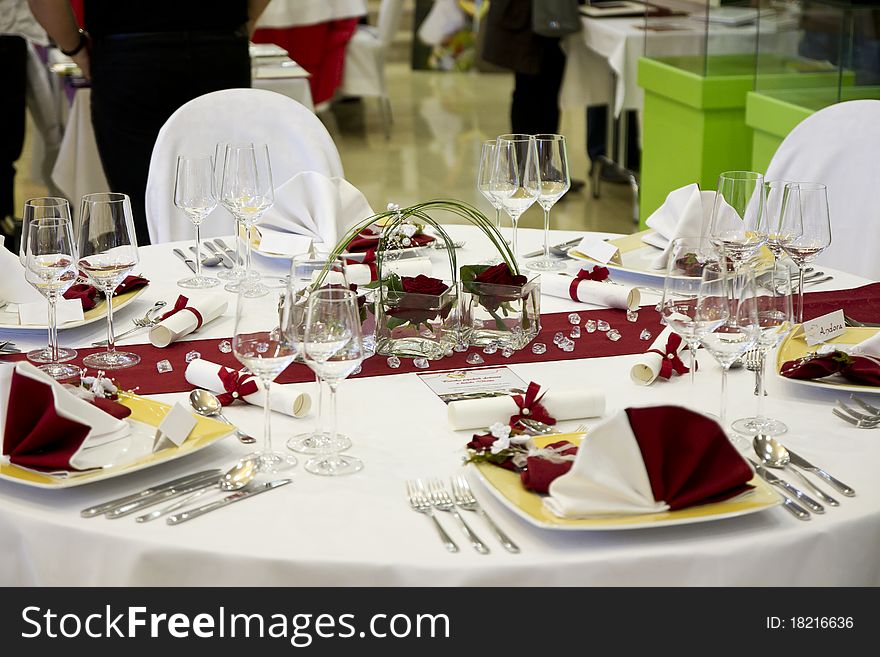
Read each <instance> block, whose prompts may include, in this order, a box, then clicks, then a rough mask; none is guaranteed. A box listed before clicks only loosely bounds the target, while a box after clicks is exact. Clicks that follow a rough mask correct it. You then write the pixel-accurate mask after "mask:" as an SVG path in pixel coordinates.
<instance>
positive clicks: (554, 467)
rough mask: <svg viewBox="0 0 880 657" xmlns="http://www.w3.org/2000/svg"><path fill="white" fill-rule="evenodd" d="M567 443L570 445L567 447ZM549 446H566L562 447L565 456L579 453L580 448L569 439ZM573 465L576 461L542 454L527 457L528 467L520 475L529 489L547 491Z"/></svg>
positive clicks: (555, 447)
mask: <svg viewBox="0 0 880 657" xmlns="http://www.w3.org/2000/svg"><path fill="white" fill-rule="evenodd" d="M566 445H569V446H570V447H567V448H565V446H566ZM547 447H552V448H554V449H560V448H564V449H561V454H563V455H565V456H573V455H575V454H577V450H578V448H577V446H576V445H573V444H572V443H570V442H568V441H567V440H560V441H559V442H556V443H550V444H549V445H547ZM572 465H574V461H561V462H556V461H551V460H549V459H545V458H542V457H540V456H530V457H528V459H526V468H525V470H523V471H522V472H520V473H519V477H520V480H522V484H523V486H525V487H526V488H527V489H529V490H533V491H535V492H536V493H547V492H548V491H549V489H550V484H551V483H553V480H554V479H556V478H557V477H561V476H562V475H564V474H565V473H566V472H568V471H569V470H571V466H572Z"/></svg>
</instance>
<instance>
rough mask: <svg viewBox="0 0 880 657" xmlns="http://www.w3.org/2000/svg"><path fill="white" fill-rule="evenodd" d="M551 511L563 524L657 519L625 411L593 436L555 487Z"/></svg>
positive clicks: (659, 506)
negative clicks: (646, 515) (568, 521)
mask: <svg viewBox="0 0 880 657" xmlns="http://www.w3.org/2000/svg"><path fill="white" fill-rule="evenodd" d="M549 492H550V494H549V496H548V497H546V498H545V499H544V504H545V505H546V506H547V508H548V509H549V510H550V511H552V512H553V513H555V514H556V515H558V516H561V517H564V518H577V517H585V516H601V515H608V514H613V515H620V514H639V513H655V512H659V511H666V510H667V509H669V505H667V504H666V503H665V502H656V501H655V500H654V494H653V492H652V489H651V480H650V479H649V477H648V471H647V469H646V468H645V462H644V460H643V458H642V452H641V450H640V449H639V445H638V443H637V442H636V437H635V435H634V434H633V431H632V428H631V427H630V423H629V419H628V417H627V414H626V412H625V411H620V412H618V413H616V414H614V415H613V416H612V417H610V418H609V419H607V420H606V421H604V422H603V423H602V424H600V425H599V426H597V427H594V428H593V430H592V431H590V435H589V438H587V439H586V440H584V441H583V442H582V443H581V446H580V448H579V449H578V453H577V458H576V459H575V462H574V465H572V466H571V470H569V471H568V472H567V473H565V474H564V475H562V476H561V477H559V478H558V479H556V480H555V481H554V482H553V483H552V484H550V489H549Z"/></svg>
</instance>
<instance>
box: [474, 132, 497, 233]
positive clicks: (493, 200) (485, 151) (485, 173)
mask: <svg viewBox="0 0 880 657" xmlns="http://www.w3.org/2000/svg"><path fill="white" fill-rule="evenodd" d="M496 146H497V140H496V139H487V140H485V141H484V142H483V143H482V144H480V165H479V169H478V171H477V189H478V190H479V192H480V193H481V194H482V195H483V196H484V197H485V198H486V200H487V201H489V203H490V204H491V206H492V207H493V208H495V228H497V229H498V230H499V231H500V230H501V200H500V199H499V198H498V197H497V196H496V195H495V189H494V187H493V185H492V175H493V174H494V172H495V158H496V151H497V149H496Z"/></svg>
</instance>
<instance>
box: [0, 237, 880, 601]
mask: <svg viewBox="0 0 880 657" xmlns="http://www.w3.org/2000/svg"><path fill="white" fill-rule="evenodd" d="M449 231H450V233H451V234H452V236H453V237H454V238H456V239H463V240H465V242H466V244H465V246H464V248H462V249H460V250H459V252H458V262H459V263H468V262H479V261H480V260H482V259H483V258H485V257H486V256H487V255H489V250H488V249H489V247H488V244H486V243H485V241H484V240H482V239H480V236H479V235H478V234H477V233H476V230H475V229H474V228H472V227H469V226H451V227H449ZM521 233H522V235H521V244H522V247H521V248H522V250H523V252H526V251H529V250H532V249H534V248H536V247H537V246H538V245H539V243H540V240H541V234H540V232H538V231H532V230H523V231H521ZM575 235H576V234H575V233H570V232H562V231H559V232H556V231H554V234H553V236H552V239H553V241H554V243H557V242H562V241H564V240H567V239H571V238H572V237H574V236H575ZM173 246H178V245H172V244H163V245H156V246H150V247H145V248H143V249H142V250H141V263H140V271H141V272H142V273H143V274H144V275H145V276H147V277H148V278H149V279H151V281H152V283H151V285H150V286H149V287H148V288H147V291H146V292H145V293H144V294H143V295H142V296H141V297H140V298H139V299H138V300H137V301H136V302H134V303H132V304H131V306H129V307H127V308H125V309H123V310H122V311H120V312H119V313H118V316H117V319H118V322H117V325H118V326H119V327H120V329H121V328H123V327H127V326H130V320H131V319H132V318H134V317H136V316H141V315H142V314H143V313H144V312H145V311H146V309H147V308H148V307H149V306H150V305H151V304H152V303H153V302H154V301H156V300H157V299H160V298H162V299H166V300H168V301H169V302H170V301H173V299H174V298H176V296H177V294H178V293H179V292H180V290H178V289H177V288H176V286H175V285H174V281H175V280H177V279H178V278H181V277H183V276H184V275H185V274H187V273H188V270H186V268H185V267H184V265H183V263H182V262H180V261H179V260H177V259H176V258H175V257H174V256H173V255H172V254H171V248H172V247H173ZM188 246H189V244H185V245H184V246H182V247H181V248H188ZM432 259H433V261H434V272H435V275H437V274H439V273H441V272H442V269H443V267H444V266H445V265H444V259H445V255H444V254H443V253H441V252H440V251H437V252H435V253H433V254H432ZM255 260H256V262H257V264H258V266H259V267H260V268H261V269H263V270H264V271H266V272H274V273H284V272H285V270H286V261H283V260H269V259H266V258H262V257H259V256H256V257H255ZM571 266H572V268H574V267H575V264H574V263H572V265H571ZM865 282H866V281H865V280H864V279H861V278H858V277H855V276H850V275H846V274H843V273H839V272H834V280H833V281H831V282H829V283H825V284H822V285H821V286H817V287H816V288H813V289H835V288H849V287H855V286H857V285H861V284H864V283H865ZM657 299H658V296H657V295H654V294H645V295H643V300H642V302H643V303H650V304H653V303H655V302H656V301H657ZM542 304H543V308H542V310H543V311H544V312H560V311H568V310H585V309H589V308H588V307H586V306H584V305H583V304H575V303H574V302H571V301H568V300H563V299H558V298H552V297H547V296H545V297H543V299H542ZM233 311H234V308H233V306H230V309H229V311H227V313H226V315H225V316H224V317H221V318H220V319H218V320H217V321H215V322H213V323H211V324H209V325H208V326H206V327H204V328H203V329H202V331H201V332H200V334H199V336H198V337H200V338H210V337H229V336H230V335H231V334H232V331H233V319H232V315H233ZM622 321H625V320H622ZM103 331H104V324H103V323H101V322H98V323H95V324H92V325H88V326H84V327H80V328H76V329H70V330H63V331H62V332H61V340H62V343H63V344H66V345H69V346H82V345H87V344H88V343H90V342H92V341H93V340H98V339H101V337H102V336H103ZM24 336H25V334H24V333H23V332H15V333H14V335H13V336H11V335H10V332H8V331H7V332H0V339H6V338H9V337H14V339H15V340H16V342H17V343H18V344H19V346H21V347H22V348H24V349H27V348H29V347H31V346H36V345H38V344H42V341H43V340H44V339H45V333H44V332H39V331H33V332H29V333H28V334H27V337H24ZM587 338H589V339H595V340H598V339H606V338H604V336H602V335H601V333H596V334H592V335H590V336H585V337H584V338H581V339H582V340H583V339H587ZM137 342H146V338H145V335H144V334H143V333H140V334H135V335H134V336H132V337H131V338H130V339H125V340H123V341H122V342H121V344H123V345H125V344H133V343H137ZM549 348H550V349H553V348H554V347H553V346H552V345H549ZM203 356H205V357H207V358H210V354H203ZM377 358H382V356H377ZM636 359H637V356H634V355H633V356H618V357H613V358H591V359H582V360H568V361H555V362H538V363H529V364H514V365H511V368H512V369H513V370H514V371H515V372H516V374H518V375H519V376H520V377H521V378H522V379H524V380H526V381H537V382H538V383H540V384H541V385H542V386H546V387H551V388H553V387H559V388H565V387H570V386H574V385H577V386H588V387H596V388H601V389H603V390H604V391H605V394H606V395H607V406H608V412H609V413H610V412H614V411H615V410H618V409H622V408H625V407H627V406H630V405H652V404H670V403H671V404H680V405H684V406H688V407H690V408H693V409H696V410H704V411H711V412H717V409H718V401H719V390H720V370H719V367H718V366H717V365H716V364H715V363H714V361H713V359H712V358H711V356H710V355H708V354H706V353H700V355H699V360H700V369H699V371H698V373H697V384H696V386H695V387H694V388H692V387H691V385H690V382H689V378H688V377H674V378H673V379H672V380H670V381H658V382H656V383H655V384H654V385H652V386H649V387H643V386H637V385H635V384H634V383H632V382H631V380H630V376H629V370H630V366H631V364H632V363H633V362H634V361H635V360H636ZM441 367H442V363H432V365H431V369H432V370H436V369H440V368H441ZM753 381H754V375H753V374H752V373H751V372H748V371H746V370H744V369H742V370H738V371H733V372H731V375H730V406H729V415H730V417H731V418H736V417H740V416H743V415H749V414H751V413H752V412H753V410H754V405H755V398H754V396H753V394H752V390H753ZM291 385H296V386H297V387H298V388H301V389H302V390H304V391H312V389H313V384H305V383H303V384H291ZM768 389H769V393H770V396H769V397H768V398H767V411H768V413H769V414H771V415H773V416H775V417H778V418H781V419H783V420H784V421H785V422H786V423H787V424H788V425H789V427H790V429H791V431H790V433H789V434H788V435H786V436H785V437H784V439H783V440H784V442H785V443H786V444H787V445H789V446H791V447H792V448H793V449H795V450H796V451H797V452H799V453H801V454H802V455H803V456H804V457H806V458H807V459H809V460H811V461H814V462H815V463H817V464H819V465H822V466H824V467H825V468H826V469H827V470H828V471H829V472H831V473H832V474H834V475H835V476H837V477H838V478H840V479H842V480H843V481H845V482H847V483H848V484H850V485H851V486H852V487H853V488H855V489H856V491H857V493H858V495H857V497H855V498H845V497H842V496H839V495H838V498H839V499H841V500H842V502H841V506H840V507H838V508H833V509H829V510H828V512H827V513H826V514H825V515H824V516H814V518H813V519H812V520H811V521H810V522H801V521H798V520H796V519H794V518H793V517H792V516H790V515H789V514H788V513H786V512H785V511H784V510H783V509H781V508H778V507H777V508H773V509H769V510H767V511H764V512H762V513H758V514H753V515H750V516H744V517H739V518H732V519H727V520H721V521H715V522H708V523H702V524H694V525H685V526H675V527H665V528H659V527H658V528H652V529H640V530H629V531H610V532H597V531H576V532H560V531H552V530H542V529H537V528H535V527H533V526H531V525H530V524H528V523H526V522H525V521H524V520H521V519H520V518H519V517H518V516H516V515H514V514H513V513H511V512H510V511H508V510H507V509H506V508H504V507H503V506H502V505H500V504H499V503H498V502H497V501H496V500H495V499H494V498H493V497H492V496H491V495H490V494H489V493H488V492H487V491H486V490H485V489H484V488H482V487H481V486H480V484H479V483H478V480H477V479H476V477H474V475H473V473H470V472H469V471H468V472H469V477H470V478H471V481H472V483H473V484H474V485H475V492H476V494H477V496H478V497H479V499H480V501H481V502H482V503H483V505H484V507H485V508H486V510H487V511H488V512H489V513H490V515H492V516H493V517H494V518H495V519H496V521H497V522H498V524H499V525H500V526H501V527H503V528H504V529H505V530H506V531H507V533H508V534H509V535H510V536H511V537H512V538H513V539H514V540H515V541H516V542H517V543H518V544H519V545H520V547H521V548H522V552H521V553H520V554H509V553H507V552H505V551H504V550H503V549H501V547H500V545H498V543H497V542H496V541H495V540H494V537H493V536H492V535H491V534H490V532H489V531H488V529H487V528H486V526H485V525H483V524H482V521H481V520H479V519H478V518H476V516H473V515H470V517H469V518H468V520H469V521H470V522H471V524H472V526H473V527H474V528H475V530H476V531H477V533H478V534H481V535H482V537H483V539H484V540H485V541H486V542H487V543H488V544H489V546H490V548H491V550H492V551H491V554H489V555H488V556H482V555H480V554H477V553H476V552H475V551H473V550H472V549H470V547H469V545H468V544H467V542H465V541H464V537H463V536H462V535H461V534H460V532H459V531H458V528H457V527H456V526H455V525H454V524H453V522H452V519H451V518H450V517H449V516H444V517H442V518H441V520H442V522H443V523H444V524H445V525H446V526H447V528H448V530H449V531H450V533H451V534H452V535H453V537H454V538H455V539H456V540H457V542H458V543H459V545H460V547H461V548H462V549H461V552H460V553H458V554H449V553H447V552H446V551H445V550H444V548H443V546H442V545H441V543H440V541H439V540H438V538H437V534H436V532H435V530H434V528H433V527H432V526H431V524H430V521H429V520H428V519H427V518H425V517H424V516H422V515H419V514H416V513H414V512H413V511H412V510H411V509H410V507H409V505H408V503H407V501H406V499H405V496H404V480H406V479H410V478H415V477H444V478H445V477H448V476H450V475H453V474H455V473H457V472H460V471H461V468H462V465H461V462H462V454H463V445H464V444H465V442H467V440H468V439H469V436H470V433H471V432H464V431H463V432H454V431H452V430H450V429H449V426H448V424H447V420H446V409H445V406H444V404H443V403H442V402H441V401H440V399H439V398H438V397H436V396H435V395H434V393H432V392H431V391H430V390H429V388H428V387H427V386H426V385H424V384H423V383H422V382H420V381H418V380H417V378H416V375H415V374H411V373H406V374H398V375H391V376H381V377H372V378H361V379H355V380H352V381H348V382H346V383H344V384H343V385H342V386H341V391H340V428H341V430H343V431H345V432H346V433H348V434H349V435H350V436H351V437H352V439H353V441H354V447H353V448H352V449H351V453H353V454H355V455H356V456H359V457H360V458H362V459H363V461H364V463H365V468H364V470H363V471H362V472H360V473H358V474H356V475H352V476H347V477H339V478H324V477H317V476H313V475H310V474H308V473H306V472H304V471H303V469H302V466H301V465H300V466H298V467H297V468H296V469H295V470H294V471H293V474H292V476H293V479H294V482H293V484H291V485H289V486H285V487H283V488H280V489H278V490H277V491H272V493H271V494H267V495H261V496H259V498H258V499H257V498H255V499H254V500H248V501H246V502H244V503H242V504H236V505H232V506H231V507H229V508H227V509H224V510H222V511H218V512H216V513H211V514H209V515H206V516H205V517H203V518H199V519H198V520H194V521H192V522H188V523H184V524H182V525H179V526H176V527H171V526H168V525H166V524H165V523H164V522H161V521H159V522H154V523H148V524H144V525H141V524H136V523H135V522H134V520H133V518H132V517H127V518H123V519H119V520H107V519H104V518H103V517H99V518H92V519H83V518H81V517H80V514H79V511H80V510H81V509H83V508H85V507H88V506H91V505H93V504H97V503H99V502H102V501H105V500H107V499H111V498H114V497H118V496H122V495H124V494H127V493H130V492H133V491H135V490H140V489H142V488H145V487H147V486H148V485H150V484H152V483H154V482H158V481H165V480H168V479H171V478H173V477H177V476H182V475H184V474H186V473H188V472H194V471H196V470H200V469H204V468H207V467H223V468H228V467H229V466H230V465H231V464H232V463H234V462H235V460H236V459H237V458H238V457H240V456H241V455H243V454H244V453H245V451H246V449H247V446H244V445H241V444H239V443H238V442H237V441H236V440H235V439H234V438H233V437H230V438H226V439H224V440H222V441H220V442H219V443H216V444H214V445H212V446H211V447H209V448H207V449H205V450H203V451H201V452H198V453H196V454H193V455H191V456H188V457H186V458H183V459H180V460H177V461H174V462H171V463H166V464H164V465H160V466H157V467H154V468H150V469H147V470H143V471H140V472H137V473H132V474H129V475H126V476H123V477H117V478H115V479H111V480H108V481H103V482H96V483H93V484H88V485H85V486H81V487H78V488H72V489H67V490H43V489H37V488H30V487H25V486H22V485H18V484H15V483H11V482H8V481H0V554H2V555H3V557H2V559H0V584H4V585H87V586H98V585H128V586H137V585H218V586H222V585H311V586H320V585H347V586H358V585H371V586H380V585H387V586H403V585H438V586H450V585H475V586H482V585H517V586H520V585H522V586H526V585H611V586H618V585H717V586H722V585H870V584H873V585H877V584H880V559H878V558H877V555H878V553H880V505H878V504H877V500H878V499H880V477H877V476H876V473H875V472H874V466H875V465H876V464H877V463H880V441H878V440H877V435H876V433H875V432H873V431H865V430H860V429H857V428H855V427H852V426H850V425H848V424H845V423H844V422H842V421H840V420H838V419H837V418H835V417H833V416H832V414H831V406H832V404H833V403H834V400H835V399H836V398H837V397H839V396H842V395H840V394H839V393H838V394H834V393H833V392H831V391H827V390H824V389H815V388H809V387H806V386H800V385H796V384H794V383H791V382H789V381H785V380H781V379H780V378H779V377H777V376H773V375H771V376H770V377H769V380H768ZM155 398H156V399H158V400H161V401H165V402H174V401H177V400H185V398H186V393H175V394H167V395H156V396H155ZM226 412H227V415H228V417H229V418H230V419H231V420H232V421H233V422H236V423H238V424H239V425H240V426H241V428H242V429H243V430H245V431H246V432H249V433H252V434H253V435H255V436H258V435H260V431H261V427H262V423H261V420H262V411H261V409H260V408H257V407H254V406H245V405H238V404H237V405H234V406H231V407H228V408H227V409H226ZM597 421H598V420H595V419H593V420H589V421H588V423H589V425H594V424H595V423H596V422H597ZM273 422H274V432H273V433H274V438H275V440H276V441H277V442H278V443H281V444H283V442H284V440H285V439H286V437H287V436H289V435H291V434H293V433H297V432H301V431H303V430H305V429H307V428H309V427H310V426H311V419H309V418H305V419H300V420H296V419H293V418H289V417H286V416H281V415H278V414H275V415H274V417H273ZM577 424H580V422H579V421H571V422H565V423H561V425H560V426H561V428H562V429H571V428H573V427H574V426H576V425H577ZM301 460H302V459H301Z"/></svg>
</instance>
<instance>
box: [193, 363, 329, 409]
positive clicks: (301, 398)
mask: <svg viewBox="0 0 880 657" xmlns="http://www.w3.org/2000/svg"><path fill="white" fill-rule="evenodd" d="M221 370H228V368H226V367H223V366H222V365H218V364H217V363H212V362H211V361H208V360H203V359H201V358H197V359H195V360H194V361H191V362H190V363H189V364H188V365H187V366H186V372H185V373H184V376H185V377H186V380H187V382H188V383H190V384H192V385H194V386H196V387H198V388H204V389H205V390H210V391H211V392H213V393H216V394H218V395H219V394H223V393H224V392H226V389H225V388H224V387H223V381H221V380H220V372H221ZM251 378H252V379H253V381H254V383H256V385H257V391H256V392H254V393H253V394H250V395H248V396H246V397H242V399H244V401H246V402H247V403H248V404H254V405H255V406H265V402H266V389H265V388H264V387H263V384H262V383H261V382H260V379H259V378H258V377H255V376H253V375H251ZM311 407H312V398H311V397H310V396H309V394H308V393H305V392H297V391H296V390H295V389H293V388H292V387H290V386H284V385H279V384H275V385H274V386H272V392H271V395H270V399H269V408H271V409H272V410H273V411H277V412H279V413H284V414H285V415H291V416H293V417H303V416H304V415H306V414H307V413H308V412H309V409H311Z"/></svg>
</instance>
